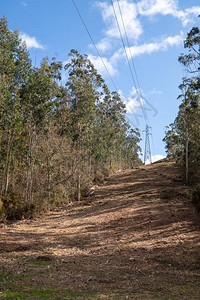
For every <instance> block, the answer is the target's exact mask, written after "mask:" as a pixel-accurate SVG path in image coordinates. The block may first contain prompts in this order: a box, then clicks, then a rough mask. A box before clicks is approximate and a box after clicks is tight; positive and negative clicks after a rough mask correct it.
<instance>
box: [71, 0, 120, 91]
mask: <svg viewBox="0 0 200 300" xmlns="http://www.w3.org/2000/svg"><path fill="white" fill-rule="evenodd" d="M72 2H73V4H74V6H75V8H76V10H77V12H78V15H79V17H80V19H81V21H82V23H83V25H84V27H85V29H86V31H87V33H88V35H89V37H90V39H91V41H92V44H93V46H94V48H95V49H96V52H97V54H98V56H99V58H100V59H101V62H102V64H103V66H104V68H105V70H106V72H107V74H108V76H109V78H110V80H111V82H112V84H113V86H114V88H115V90H116V91H117V87H116V85H115V83H114V81H113V79H112V77H111V75H110V73H109V71H108V68H107V67H106V64H105V62H104V60H103V58H102V56H101V54H100V52H99V50H98V48H97V46H96V44H95V42H94V40H93V38H92V36H91V34H90V32H89V30H88V27H87V25H86V23H85V21H84V20H83V17H82V15H81V13H80V11H79V9H78V7H77V5H76V3H75V1H74V0H72Z"/></svg>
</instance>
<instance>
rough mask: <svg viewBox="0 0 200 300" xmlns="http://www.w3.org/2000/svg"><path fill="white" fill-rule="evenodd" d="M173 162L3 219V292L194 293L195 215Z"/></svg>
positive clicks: (199, 230) (197, 277) (199, 283)
mask: <svg viewBox="0 0 200 300" xmlns="http://www.w3.org/2000/svg"><path fill="white" fill-rule="evenodd" d="M177 174H178V172H177V167H176V166H175V165H174V164H173V163H158V164H155V165H151V166H142V167H140V168H137V169H133V170H128V171H122V172H120V173H117V174H115V175H113V176H111V177H109V178H108V180H107V182H106V183H105V184H104V185H102V186H98V187H97V189H96V190H95V193H94V195H92V196H91V197H88V198H86V199H85V200H84V204H81V205H79V206H75V205H73V206H70V207H67V209H66V210H62V211H59V212H53V213H49V214H48V215H46V216H43V217H42V218H40V219H39V218H37V219H36V220H31V221H20V222H17V223H15V224H12V225H1V228H0V233H1V238H0V291H1V293H0V298H2V299H145V300H146V299H177V300H181V299H187V300H188V299H193V300H195V299H200V222H199V220H200V217H199V216H198V215H197V213H196V211H195V209H194V207H193V206H192V204H191V200H190V197H189V194H188V192H187V189H186V187H185V186H184V185H182V184H181V181H180V178H179V177H178V175H177Z"/></svg>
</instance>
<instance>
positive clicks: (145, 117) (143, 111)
mask: <svg viewBox="0 0 200 300" xmlns="http://www.w3.org/2000/svg"><path fill="white" fill-rule="evenodd" d="M111 4H112V8H113V12H114V16H115V19H116V23H117V27H118V30H119V34H120V37H121V41H122V44H123V48H124V52H125V55H126V59H127V63H128V67H129V70H130V73H131V78H132V80H133V84H134V87H135V90H136V93H137V94H138V96H139V101H140V104H141V110H142V114H143V116H144V119H145V123H146V124H147V121H148V118H147V114H146V111H145V110H144V107H143V103H142V101H141V99H140V96H141V93H140V94H139V92H138V89H137V86H136V82H135V79H134V76H133V72H132V68H131V65H130V61H129V58H128V54H127V51H126V46H125V43H124V39H123V36H122V32H121V29H120V25H119V21H118V18H117V14H116V10H115V7H114V3H113V0H111ZM118 5H119V2H118ZM119 7H120V6H119ZM120 11H121V9H120ZM121 18H122V14H121ZM122 23H123V24H124V21H123V19H122ZM124 30H125V32H126V28H125V25H124ZM126 36H127V34H126ZM127 40H128V37H127ZM129 48H130V47H129Z"/></svg>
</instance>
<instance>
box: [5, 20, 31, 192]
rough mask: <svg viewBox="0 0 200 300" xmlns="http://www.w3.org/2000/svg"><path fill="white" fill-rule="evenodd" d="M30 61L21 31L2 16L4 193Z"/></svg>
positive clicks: (21, 122)
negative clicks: (12, 29) (13, 28)
mask: <svg viewBox="0 0 200 300" xmlns="http://www.w3.org/2000/svg"><path fill="white" fill-rule="evenodd" d="M30 70H31V61H30V58H29V54H28V51H27V49H26V46H25V44H23V43H22V41H21V39H20V37H19V32H18V31H17V30H15V31H14V32H12V31H10V30H9V29H8V24H7V19H6V17H2V18H1V19H0V84H1V88H0V90H1V92H0V98H1V100H0V122H1V124H0V125H1V168H2V170H3V172H2V176H1V180H2V185H1V194H2V195H4V194H6V193H7V190H8V183H9V173H10V165H11V161H12V156H13V151H14V140H15V139H16V138H17V136H18V135H19V134H20V132H21V131H22V130H23V129H22V126H23V121H22V120H23V116H22V114H21V108H20V90H21V88H22V86H23V85H24V84H25V83H26V82H27V80H28V78H29V75H30Z"/></svg>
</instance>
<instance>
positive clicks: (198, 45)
mask: <svg viewBox="0 0 200 300" xmlns="http://www.w3.org/2000/svg"><path fill="white" fill-rule="evenodd" d="M184 46H185V48H187V49H188V53H187V54H185V55H184V54H182V55H181V56H180V57H179V61H180V62H181V64H182V65H183V67H184V68H185V70H186V72H187V74H189V76H188V77H184V78H183V80H182V83H181V84H180V86H179V88H180V90H181V94H180V95H179V96H178V99H179V100H181V104H180V106H179V111H178V114H177V117H176V119H175V121H174V123H172V124H170V126H168V127H167V130H166V136H165V138H164V142H165V143H166V149H167V153H168V156H169V157H170V158H173V159H176V160H177V161H179V162H180V163H181V164H182V166H183V167H184V169H185V174H186V182H187V183H188V182H189V183H192V184H193V185H194V184H195V183H197V182H199V178H200V172H199V167H200V146H199V145H200V78H199V75H200V73H199V72H200V31H199V29H198V28H197V27H194V28H192V29H191V30H190V32H189V33H188V35H187V38H186V40H185V41H184Z"/></svg>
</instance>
